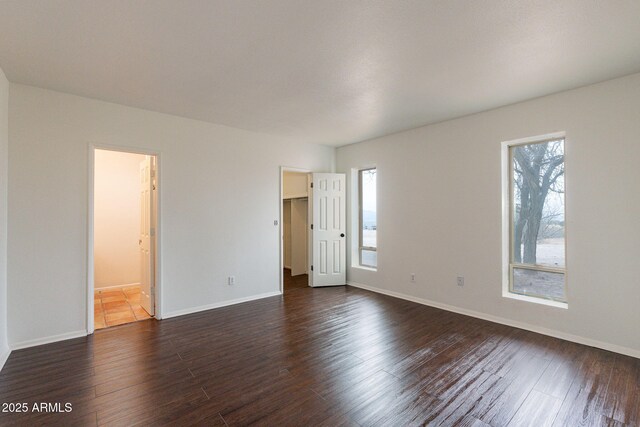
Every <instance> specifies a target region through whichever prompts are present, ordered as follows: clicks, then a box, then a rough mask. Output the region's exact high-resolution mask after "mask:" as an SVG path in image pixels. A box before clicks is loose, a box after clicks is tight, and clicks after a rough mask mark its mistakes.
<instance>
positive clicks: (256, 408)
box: [0, 279, 640, 426]
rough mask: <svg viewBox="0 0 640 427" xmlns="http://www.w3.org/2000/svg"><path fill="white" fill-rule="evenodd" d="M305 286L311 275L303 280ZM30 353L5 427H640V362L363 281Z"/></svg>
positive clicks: (13, 363)
mask: <svg viewBox="0 0 640 427" xmlns="http://www.w3.org/2000/svg"><path fill="white" fill-rule="evenodd" d="M303 280H304V279H303ZM289 285H290V286H288V287H287V289H286V291H285V295H284V296H283V297H272V298H266V299H262V300H258V301H254V302H249V303H245V304H239V305H235V306H230V307H225V308H220V309H216V310H210V311H206V312H201V313H197V314H193V315H188V316H182V317H178V318H173V319H167V320H163V321H155V320H148V321H142V322H137V323H132V324H128V325H123V326H118V327H115V328H109V329H105V330H100V331H97V332H96V333H95V334H94V335H93V336H90V337H86V338H78V339H73V340H68V341H64V342H59V343H54V344H49V345H45V346H40V347H35V348H30V349H25V350H18V351H14V352H13V353H12V354H11V356H10V358H9V360H8V361H7V364H6V366H5V368H4V369H3V370H2V372H1V373H0V397H1V398H0V402H6V403H20V402H25V403H27V404H28V406H29V409H31V407H32V405H33V404H34V403H40V402H49V403H61V404H62V405H63V406H64V404H65V403H71V404H72V406H73V411H72V412H69V413H33V412H31V413H26V414H16V413H0V425H3V426H4V425H14V424H15V425H42V424H48V425H64V426H73V425H82V426H84V425H127V426H129V425H144V426H150V425H212V426H232V425H248V424H257V425H269V426H289V425H290V426H307V425H320V426H340V425H345V426H358V425H363V426H378V425H381V426H404V425H418V424H426V425H445V426H453V425H459V426H582V425H609V426H624V425H626V426H638V425H640V360H638V359H634V358H630V357H626V356H621V355H618V354H614V353H610V352H607V351H602V350H597V349H594V348H590V347H586V346H582V345H578V344H574V343H570V342H567V341H562V340H559V339H554V338H550V337H546V336H542V335H538V334H535V333H531V332H526V331H523V330H519V329H515V328H511V327H507V326H502V325H498V324H494V323H490V322H486V321H483V320H478V319H474V318H471V317H466V316H462V315H458V314H454V313H450V312H446V311H442V310H438V309H435V308H430V307H425V306H422V305H418V304H414V303H411V302H407V301H403V300H399V299H394V298H391V297H387V296H382V295H378V294H375V293H371V292H367V291H364V290H360V289H356V288H352V287H333V288H320V289H312V288H308V287H304V286H294V285H295V283H291V282H290V283H289Z"/></svg>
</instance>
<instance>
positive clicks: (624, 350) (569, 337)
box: [347, 282, 640, 359]
mask: <svg viewBox="0 0 640 427" xmlns="http://www.w3.org/2000/svg"><path fill="white" fill-rule="evenodd" d="M347 284H348V285H349V286H353V287H354V288H361V289H365V290H367V291H371V292H376V293H379V294H383V295H388V296H391V297H394V298H400V299H403V300H407V301H411V302H415V303H418V304H422V305H428V306H430V307H435V308H439V309H442V310H446V311H451V312H453V313H458V314H464V315H466V316H471V317H475V318H478V319H482V320H488V321H490V322H494V323H500V324H502V325H507V326H512V327H514V328H519V329H525V330H527V331H531V332H536V333H538V334H542V335H547V336H550V337H554V338H560V339H563V340H566V341H571V342H575V343H578V344H584V345H588V346H590V347H596V348H600V349H602V350H608V351H613V352H614V353H620V354H624V355H627V356H631V357H635V358H638V359H640V350H635V349H633V348H628V347H623V346H619V345H617V344H611V343H607V342H602V341H597V340H594V339H591V338H585V337H581V336H579V335H573V334H569V333H566V332H562V331H557V330H555V329H548V328H543V327H540V326H536V325H531V324H529V323H524V322H518V321H516V320H511V319H507V318H504V317H499V316H494V315H492V314H486V313H482V312H479V311H474V310H468V309H466V308H460V307H456V306H453V305H449V304H443V303H440V302H436V301H431V300H428V299H424V298H418V297H414V296H412V295H407V294H403V293H400V292H395V291H389V290H386V289H381V288H376V287H374V286H369V285H364V284H362V283H356V282H347Z"/></svg>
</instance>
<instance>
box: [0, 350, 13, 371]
mask: <svg viewBox="0 0 640 427" xmlns="http://www.w3.org/2000/svg"><path fill="white" fill-rule="evenodd" d="M9 356H11V349H10V348H9V347H7V348H5V349H4V351H3V352H2V353H0V371H2V368H4V364H5V363H7V359H9Z"/></svg>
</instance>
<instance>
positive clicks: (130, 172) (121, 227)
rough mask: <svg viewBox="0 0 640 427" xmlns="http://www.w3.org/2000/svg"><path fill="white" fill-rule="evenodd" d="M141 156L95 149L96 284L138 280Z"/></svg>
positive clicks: (117, 283) (142, 157)
mask: <svg viewBox="0 0 640 427" xmlns="http://www.w3.org/2000/svg"><path fill="white" fill-rule="evenodd" d="M144 158H145V156H144V155H142V154H133V153H123V152H119V151H108V150H96V156H95V181H94V188H95V192H94V218H95V221H94V245H93V247H94V257H95V263H94V265H95V271H94V277H95V287H96V288H103V287H108V286H117V285H127V284H132V283H140V246H139V245H138V239H139V238H140V162H142V161H143V160H144Z"/></svg>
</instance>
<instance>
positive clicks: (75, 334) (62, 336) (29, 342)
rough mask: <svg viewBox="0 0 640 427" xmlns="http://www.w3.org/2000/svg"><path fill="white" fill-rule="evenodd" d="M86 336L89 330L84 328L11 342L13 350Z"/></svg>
mask: <svg viewBox="0 0 640 427" xmlns="http://www.w3.org/2000/svg"><path fill="white" fill-rule="evenodd" d="M86 336H87V331H86V330H84V329H83V330H81V331H74V332H67V333H65V334H60V335H52V336H50V337H44V338H36V339H33V340H27V341H21V342H17V343H15V344H11V350H12V351H13V350H20V349H23V348H29V347H35V346H37V345H43V344H50V343H52V342H58V341H64V340H70V339H72V338H79V337H86Z"/></svg>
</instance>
